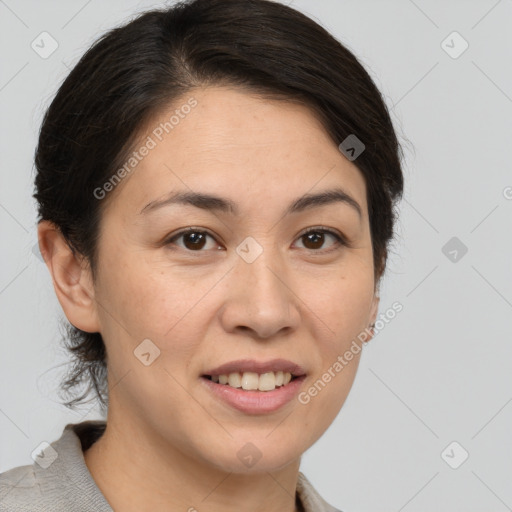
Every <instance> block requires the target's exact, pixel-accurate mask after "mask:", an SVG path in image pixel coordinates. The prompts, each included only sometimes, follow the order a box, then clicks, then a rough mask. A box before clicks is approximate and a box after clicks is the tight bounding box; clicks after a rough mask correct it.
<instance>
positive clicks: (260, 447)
mask: <svg viewBox="0 0 512 512" xmlns="http://www.w3.org/2000/svg"><path fill="white" fill-rule="evenodd" d="M192 97H193V98H194V100H195V101H196V102H197V104H195V106H193V107H192V108H187V107H184V108H181V107H182V106H183V105H192V104H194V102H193V101H192V100H191V101H190V102H189V100H190V98H192ZM176 109H178V110H179V111H180V115H179V121H178V122H176V118H174V119H173V124H172V125H171V124H169V125H167V126H166V128H167V130H168V133H167V132H166V130H165V129H164V128H163V127H162V126H164V125H161V124H160V123H165V122H166V121H169V119H170V117H171V115H173V114H174V113H175V110H176ZM185 112H188V113H186V114H185ZM169 126H172V128H171V129H170V128H169ZM148 136H149V137H151V141H152V142H151V141H150V140H149V139H148ZM160 139H161V140H160ZM340 142H341V141H340ZM143 145H146V147H147V148H149V149H148V151H144V150H142V151H139V148H140V147H142V146H143ZM136 150H137V151H138V152H139V156H140V157H141V159H140V162H138V164H137V165H136V167H135V169H134V170H133V171H132V172H131V173H130V174H129V175H128V176H127V177H125V178H124V180H123V181H122V182H121V183H120V184H119V185H118V186H117V188H116V189H115V190H114V191H112V192H109V193H110V194H113V196H112V197H107V198H106V199H104V200H105V201H107V200H111V201H109V202H108V203H107V204H108V208H107V209H106V210H105V212H104V216H103V219H102V226H101V237H100V240H99V246H98V247H99V253H98V254H99V267H98V277H97V282H96V287H95V290H94V293H95V299H96V300H95V308H96V315H97V319H98V320H97V321H98V330H99V331H100V332H101V334H102V335H103V338H104V340H105V343H106V346H107V353H108V361H109V385H110V411H109V414H111V415H112V421H114V419H115V421H117V422H119V423H121V422H123V423H125V424H129V425H131V428H133V429H134V430H135V431H136V432H138V433H139V435H140V436H143V437H144V436H147V438H148V439H157V440H158V443H159V446H168V447H173V448H174V449H179V450H180V451H181V453H183V454H185V455H187V456H191V457H193V458H194V459H195V460H199V461H201V462H202V463H206V464H208V465H212V466H216V467H218V468H222V469H224V470H226V471H232V472H245V471H250V470H251V469H252V468H254V469H253V470H254V471H263V470H268V471H269V470H275V469H277V468H281V467H284V466H285V465H287V464H289V463H290V462H292V461H297V459H298V458H299V457H300V455H301V454H302V453H303V452H304V451H305V450H306V449H307V448H308V447H309V446H311V445H312V444H313V443H314V442H315V441H316V440H317V439H318V438H319V437H320V436H321V435H322V433H323V432H324V431H325V430H326V429H327V427H328V426H329V425H330V424H331V422H332V421H333V420H334V418H335V417H336V415H337V414H338V412H339V410H340V408H341V406H342V404H343V402H344V401H345V399H346V397H347V394H348V393H349V390H350V387H351V385H352V382H353V380H354V376H355V373H356V369H357V366H358V362H359V357H360V352H359V351H356V350H354V349H352V354H353V357H352V359H351V360H350V361H347V358H346V357H344V354H345V353H346V352H347V351H348V350H349V349H350V347H351V346H352V347H354V345H353V344H352V342H353V340H355V339H357V336H358V334H360V333H361V332H363V331H364V330H365V328H367V326H368V324H369V323H370V322H371V321H372V320H373V319H374V318H375V315H376V312H377V304H378V298H376V297H375V296H374V275H373V258H372V244H371V239H370V231H369V220H368V212H367V210H368V208H367V203H366V190H365V182H364V179H363V177H362V175H361V173H360V171H359V170H358V169H357V168H356V166H355V165H354V163H352V162H350V161H349V160H348V159H346V158H345V157H344V156H343V155H342V153H341V152H340V151H339V149H338V147H337V145H336V144H335V143H333V142H332V140H331V139H330V138H329V137H328V135H327V133H326V132H325V130H324V129H323V127H322V125H321V124H320V123H319V121H318V120H317V119H316V118H315V117H314V115H313V114H312V113H311V112H310V111H309V110H308V109H307V108H305V107H303V106H298V105H294V104H291V103H288V102H279V101H269V100H262V99H258V98H257V97H256V96H252V95H249V94H248V93H247V92H243V91H241V90H240V91H237V90H236V89H228V88H220V87H210V88H205V89H198V90H195V91H193V92H191V93H190V94H188V95H186V96H184V97H183V99H182V101H181V102H178V103H177V104H175V105H174V106H173V108H172V109H170V110H169V111H168V112H163V113H162V115H161V116H160V117H159V118H157V119H155V120H154V123H152V124H150V126H149V128H148V131H147V133H146V134H145V135H144V136H143V137H142V138H141V142H140V144H139V145H136ZM142 153H147V154H146V156H142ZM107 188H108V187H107ZM339 190H343V191H344V192H345V193H346V194H347V195H348V196H350V197H351V198H352V199H353V201H355V202H356V203H357V204H358V205H359V208H360V213H359V212H358V211H357V208H356V207H355V206H354V205H353V204H350V202H347V201H342V200H339V199H336V198H334V195H333V197H332V198H331V199H332V200H330V201H323V202H321V201H320V202H316V203H315V202H308V201H305V200H304V199H301V198H304V197H308V196H310V195H317V194H322V193H325V192H329V191H339ZM174 194H187V195H189V198H190V201H187V200H185V199H184V200H183V201H178V200H176V201H174V202H173V201H169V202H167V203H162V204H159V202H160V201H162V200H165V199H168V198H170V197H171V195H174ZM196 194H201V196H208V197H210V196H211V197H212V198H211V199H206V198H205V197H203V198H202V199H201V198H199V199H198V197H199V196H194V195H196ZM194 197H195V199H194ZM213 197H214V198H215V199H213ZM192 203H195V205H194V204H192ZM190 227H192V228H193V229H192V230H191V232H189V233H188V234H187V233H185V234H180V233H181V232H182V231H183V230H184V229H187V228H190ZM309 228H315V229H314V230H313V233H311V234H309V235H305V234H304V232H305V230H307V229H309ZM322 229H325V230H328V231H329V232H332V233H333V234H331V233H328V232H322V231H321V230H322ZM336 234H339V235H340V236H341V237H342V238H344V239H346V240H347V242H348V244H349V245H348V246H346V245H344V244H343V243H341V242H339V241H338V240H337V238H336ZM144 340H146V341H144ZM141 344H142V345H141ZM340 358H343V361H344V362H345V363H344V364H342V363H340ZM276 359H282V360H287V361H289V362H291V363H293V364H296V365H297V366H298V367H301V368H302V370H303V372H304V374H305V375H304V376H303V377H302V378H301V379H299V380H298V382H295V380H294V381H292V382H291V383H290V384H288V385H287V386H290V388H288V389H287V386H283V387H279V388H277V390H276V391H245V390H241V389H238V390H235V389H234V388H230V389H229V390H227V387H226V386H227V384H220V383H218V384H217V383H214V382H213V381H210V380H208V381H207V379H206V377H204V376H205V375H213V374H215V369H216V368H218V367H219V366H221V365H225V364H227V363H230V362H233V361H238V360H252V361H253V362H258V363H266V362H269V361H272V360H276ZM336 362H338V364H336ZM237 364H238V363H235V367H237ZM250 364H251V363H250V361H249V366H247V367H242V366H241V364H239V366H240V369H241V370H243V369H244V368H245V369H247V368H249V369H250V368H251V366H250ZM340 365H341V367H342V369H341V370H340V369H339V368H340ZM280 367H281V366H280V365H279V364H278V365H277V367H276V370H277V369H278V368H280ZM252 369H253V370H254V369H258V368H256V367H253V368H252ZM268 370H269V368H268V367H264V366H262V367H260V371H258V372H255V373H257V374H260V373H269V372H268ZM329 371H330V379H328V377H325V376H324V377H322V376H323V375H324V374H325V373H326V372H327V373H329ZM226 372H227V373H235V370H233V372H228V371H227V370H226ZM221 373H223V372H221ZM253 373H254V372H253ZM292 373H301V372H300V371H295V372H292ZM244 377H245V381H246V383H248V384H249V385H251V383H252V384H254V382H256V385H260V384H262V383H263V384H262V386H265V385H267V384H268V385H269V387H272V384H273V381H272V379H273V376H272V374H270V375H266V376H265V377H263V378H262V379H261V380H256V381H254V377H255V376H254V375H251V374H248V375H245V376H244ZM256 378H257V379H258V375H256ZM278 378H279V377H278ZM319 380H320V381H321V382H322V384H318V383H317V392H316V393H315V392H314V390H313V391H312V392H311V393H309V392H308V390H309V389H310V388H311V386H313V385H314V384H315V382H317V381H319ZM328 380H329V381H328ZM327 381H328V382H327ZM231 382H233V383H234V385H236V384H237V383H236V377H232V380H231ZM278 383H279V382H278ZM290 391H291V392H290ZM243 393H245V394H246V395H243V396H242V394H243ZM267 393H269V394H267ZM270 393H272V394H270ZM223 397H227V398H223ZM246 397H253V398H254V399H253V400H252V402H251V403H249V404H248V400H246V401H244V400H243V399H244V398H246ZM272 397H273V398H272ZM243 404H245V405H243ZM109 421H110V417H109ZM248 443H252V445H249V444H248ZM251 457H252V459H251ZM250 460H256V461H257V463H256V464H254V462H250Z"/></svg>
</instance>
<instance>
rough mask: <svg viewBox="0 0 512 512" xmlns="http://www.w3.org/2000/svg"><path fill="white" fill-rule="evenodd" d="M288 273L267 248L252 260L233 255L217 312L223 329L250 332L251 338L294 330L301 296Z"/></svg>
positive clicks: (298, 314) (297, 320)
mask: <svg viewBox="0 0 512 512" xmlns="http://www.w3.org/2000/svg"><path fill="white" fill-rule="evenodd" d="M290 275H291V274H290V272H289V271H287V269H286V268H285V264H284V263H283V262H282V261H281V258H279V256H278V255H276V254H275V252H273V251H271V250H270V249H265V250H264V251H263V252H262V253H261V254H260V255H259V256H258V257H257V259H256V260H255V261H253V262H252V263H249V262H247V261H246V260H244V258H242V257H236V258H235V268H234V269H233V270H232V271H231V272H230V273H229V276H230V277H229V282H228V283H227V284H226V290H227V296H226V299H225V301H224V304H223V307H222V308H221V311H220V319H221V323H222V325H223V327H224V329H225V331H226V332H236V331H244V332H245V334H247V331H249V332H250V333H252V335H253V336H254V337H257V338H263V339H265V338H270V337H272V336H275V335H277V334H278V333H281V334H283V333H285V332H287V331H290V332H291V331H293V330H294V329H296V328H297V327H298V325H299V322H300V309H299V304H300V299H299V297H298V296H297V295H296V293H295V292H294V290H293V284H292V282H291V278H290Z"/></svg>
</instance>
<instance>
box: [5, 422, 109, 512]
mask: <svg viewBox="0 0 512 512" xmlns="http://www.w3.org/2000/svg"><path fill="white" fill-rule="evenodd" d="M103 428H104V423H101V422H83V423H79V424H68V425H66V427H65V428H64V430H63V432H62V435H61V437H60V438H59V439H58V440H57V441H54V442H53V443H51V444H49V443H44V446H43V448H42V450H41V452H40V453H39V454H38V455H37V456H36V457H35V459H34V463H33V464H32V465H28V466H19V467H16V468H13V469H10V470H8V471H5V472H4V473H0V512H48V511H51V512H69V511H70V510H73V511H74V512H79V511H80V512H81V511H89V510H90V511H93V510H94V511H101V512H104V511H105V512H111V511H112V509H111V508H110V507H109V506H108V503H107V502H106V501H105V499H104V497H103V495H102V494H101V492H100V491H99V489H98V488H97V487H96V484H95V482H94V480H93V479H92V476H91V474H90V473H89V471H88V468H87V466H86V464H85V461H84V457H83V451H82V449H83V446H84V445H85V446H87V445H89V444H90V443H91V442H93V441H94V438H95V436H97V435H100V434H101V432H102V429H103Z"/></svg>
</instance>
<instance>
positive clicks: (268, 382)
mask: <svg viewBox="0 0 512 512" xmlns="http://www.w3.org/2000/svg"><path fill="white" fill-rule="evenodd" d="M258 389H259V390H260V391H272V390H273V389H276V376H275V374H274V372H268V373H262V374H261V375H260V381H259V384H258Z"/></svg>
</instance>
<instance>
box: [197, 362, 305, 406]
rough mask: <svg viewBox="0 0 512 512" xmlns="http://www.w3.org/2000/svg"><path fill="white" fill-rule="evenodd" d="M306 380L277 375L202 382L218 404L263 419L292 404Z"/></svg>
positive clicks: (234, 376) (234, 374)
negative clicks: (263, 415)
mask: <svg viewBox="0 0 512 512" xmlns="http://www.w3.org/2000/svg"><path fill="white" fill-rule="evenodd" d="M251 374H252V375H251ZM269 374H271V375H269ZM281 374H282V375H281ZM305 379H306V375H305V374H303V375H300V376H299V375H293V374H291V373H290V372H286V373H285V372H279V371H277V372H266V373H263V374H258V373H255V372H243V373H242V372H231V373H229V374H213V375H202V376H201V378H200V381H201V382H202V383H203V384H204V389H205V390H206V392H207V393H209V394H210V396H211V397H212V398H214V399H215V400H218V401H220V402H221V403H223V404H226V405H228V406H229V407H231V408H234V409H236V410H238V411H240V412H242V413H244V414H246V415H262V414H271V413H273V412H277V411H278V410H280V409H281V408H282V407H285V406H286V405H287V404H290V403H292V402H293V400H294V398H296V396H297V395H298V393H299V391H300V389H301V388H302V386H303V382H304V380H305Z"/></svg>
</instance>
